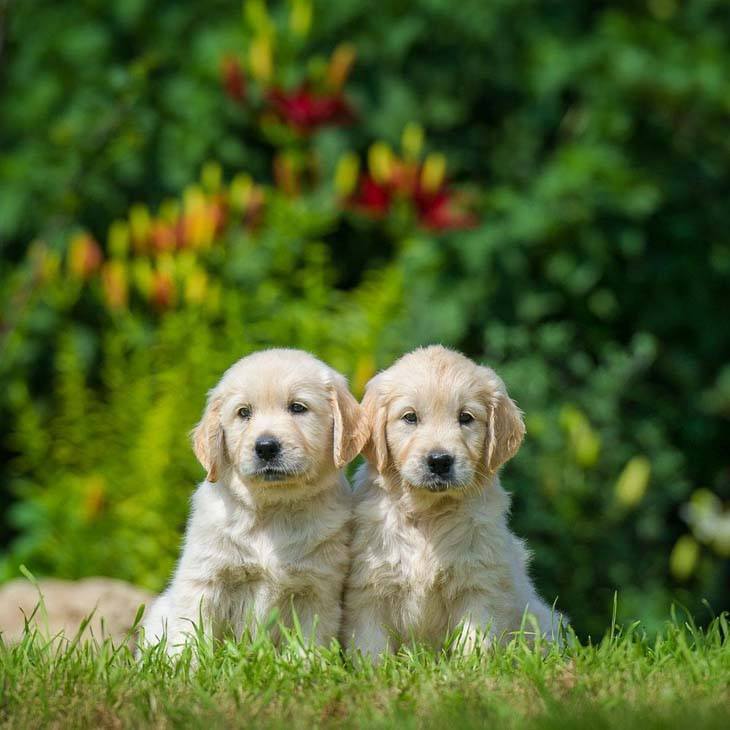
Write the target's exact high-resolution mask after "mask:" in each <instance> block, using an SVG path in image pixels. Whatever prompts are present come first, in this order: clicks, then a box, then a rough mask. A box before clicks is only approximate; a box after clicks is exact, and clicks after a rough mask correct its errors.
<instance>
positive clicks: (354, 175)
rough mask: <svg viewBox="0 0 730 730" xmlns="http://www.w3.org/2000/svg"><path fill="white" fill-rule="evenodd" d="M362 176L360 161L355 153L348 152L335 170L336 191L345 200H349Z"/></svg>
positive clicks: (341, 158)
mask: <svg viewBox="0 0 730 730" xmlns="http://www.w3.org/2000/svg"><path fill="white" fill-rule="evenodd" d="M359 175H360V160H359V158H358V156H357V155H356V154H355V153H354V152H346V153H345V154H344V155H342V157H340V159H339V160H337V167H336V168H335V191H336V192H337V194H338V195H340V196H341V197H343V198H347V197H348V196H349V195H352V193H353V192H354V191H355V187H356V186H357V179H358V176H359Z"/></svg>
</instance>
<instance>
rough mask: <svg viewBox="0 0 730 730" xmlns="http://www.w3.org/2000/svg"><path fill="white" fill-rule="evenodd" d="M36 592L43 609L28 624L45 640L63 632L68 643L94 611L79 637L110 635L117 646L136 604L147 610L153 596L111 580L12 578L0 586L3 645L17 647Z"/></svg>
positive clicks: (133, 616)
mask: <svg viewBox="0 0 730 730" xmlns="http://www.w3.org/2000/svg"><path fill="white" fill-rule="evenodd" d="M39 590H40V593H41V594H42V596H43V605H42V606H40V607H39V608H38V610H37V611H36V612H35V615H34V616H33V620H32V621H31V622H30V623H31V625H32V626H34V627H37V629H38V631H39V632H40V633H41V634H42V635H43V636H44V637H49V638H50V637H55V636H57V635H59V634H60V633H61V632H63V634H64V636H65V638H66V639H72V638H73V637H74V636H75V635H76V633H77V632H78V630H79V625H80V624H81V622H82V621H83V619H85V618H86V617H88V616H89V615H90V614H92V613H93V616H92V618H91V621H90V622H89V624H88V626H87V627H86V628H85V630H84V633H83V639H91V638H92V637H93V638H95V639H97V640H99V641H100V640H102V639H103V638H106V637H111V638H112V639H114V640H115V642H119V641H121V640H123V639H124V638H125V637H126V636H127V635H128V632H129V629H130V628H131V627H132V625H133V623H134V618H135V616H136V614H137V610H138V608H139V607H140V605H142V604H144V605H145V606H149V605H150V603H151V602H152V600H153V599H154V597H155V596H154V594H152V593H150V592H149V591H146V590H144V589H142V588H138V587H137V586H133V585H131V584H130V583H125V582H124V581H121V580H114V579H112V578H84V579H83V580H78V581H67V580H57V579H54V578H45V579H41V580H39V581H38V586H35V585H33V583H31V582H30V581H29V580H26V579H25V578H19V579H17V580H12V581H10V582H9V583H6V584H5V585H2V586H0V634H2V637H3V640H4V641H5V643H8V644H13V643H17V642H18V641H20V639H21V638H22V635H23V630H24V626H25V618H26V617H28V618H30V616H31V614H32V613H33V611H34V609H35V607H36V606H37V605H38V603H39V599H40V597H39V595H38V592H39ZM44 609H45V610H44ZM102 624H103V626H102Z"/></svg>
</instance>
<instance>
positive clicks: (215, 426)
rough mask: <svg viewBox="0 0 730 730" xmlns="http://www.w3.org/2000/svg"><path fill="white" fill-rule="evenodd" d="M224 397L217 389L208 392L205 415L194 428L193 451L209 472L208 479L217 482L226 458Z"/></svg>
mask: <svg viewBox="0 0 730 730" xmlns="http://www.w3.org/2000/svg"><path fill="white" fill-rule="evenodd" d="M222 404H223V398H222V397H221V396H220V395H219V394H218V393H217V392H216V391H215V390H211V391H210V393H209V394H208V403H207V404H206V406H205V411H204V412H203V417H202V418H201V419H200V422H199V423H198V425H197V426H196V427H195V428H194V429H193V432H192V434H191V435H192V440H193V451H194V452H195V456H196V457H197V458H198V461H199V462H200V463H201V464H202V465H203V468H204V469H205V470H206V471H207V472H208V474H207V476H206V479H207V480H208V481H209V482H217V481H218V477H219V476H220V471H221V469H222V467H223V462H224V459H225V451H226V443H225V436H224V434H223V424H222V423H221V406H222Z"/></svg>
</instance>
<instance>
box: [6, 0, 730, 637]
mask: <svg viewBox="0 0 730 730" xmlns="http://www.w3.org/2000/svg"><path fill="white" fill-rule="evenodd" d="M0 8H2V11H1V12H3V13H4V25H3V28H4V39H3V40H4V43H3V46H2V60H3V64H2V71H0V84H1V87H0V88H2V93H3V98H4V100H6V103H5V104H3V107H2V109H1V110H0V115H1V119H2V123H1V124H0V148H1V149H2V150H3V153H2V156H1V157H0V185H1V188H2V195H1V197H0V285H1V286H2V294H0V306H1V307H2V310H1V311H2V315H1V316H2V320H1V322H0V325H1V327H2V330H1V331H0V338H1V340H0V348H1V350H0V352H1V353H2V354H1V356H0V377H1V378H2V383H3V389H2V393H0V417H2V420H3V422H4V423H5V424H7V427H6V428H4V429H3V439H4V440H3V444H2V448H3V450H4V454H5V456H6V457H7V458H6V459H5V462H6V465H5V466H4V467H3V469H2V484H0V505H2V504H3V503H4V504H5V505H7V506H8V509H7V510H6V515H7V516H6V524H5V528H6V529H7V530H8V531H9V532H8V535H9V536H11V537H12V539H10V537H9V539H8V540H7V541H6V543H7V544H6V558H5V560H4V562H3V563H2V565H3V566H4V567H3V568H2V571H3V573H2V575H3V576H8V575H11V574H14V572H15V570H16V569H17V565H18V564H19V563H20V562H21V561H25V562H26V563H27V564H28V565H29V567H30V568H31V569H32V570H33V571H34V572H37V573H49V574H58V575H64V576H77V575H86V574H94V573H106V574H110V575H116V576H119V577H123V578H128V579H131V580H135V581H138V582H141V583H143V584H145V585H148V586H151V587H159V586H161V585H162V583H163V582H164V580H165V578H166V577H167V575H168V574H169V571H170V568H171V565H172V561H173V560H174V557H175V555H176V552H177V547H178V540H179V536H180V532H181V529H182V526H183V524H184V519H185V514H186V511H187V498H188V496H189V494H190V491H191V489H192V486H193V484H194V483H195V481H196V480H198V479H199V478H200V476H201V471H200V468H199V467H198V466H197V465H196V464H195V462H194V459H193V457H192V455H191V453H190V449H189V445H188V441H187V432H188V431H189V429H190V428H191V427H192V425H193V424H194V423H195V421H196V419H197V417H198V415H199V412H200V410H201V408H202V404H203V400H204V395H205V391H206V389H207V388H209V387H210V386H211V385H213V383H214V382H215V380H216V378H217V377H218V375H219V374H220V373H221V371H222V370H223V369H224V368H225V367H226V366H227V365H228V364H230V362H232V361H233V360H234V359H236V358H237V357H239V356H241V355H242V354H245V353H246V352H248V351H250V350H252V349H255V348H259V347H264V346H267V345H279V344H287V345H292V346H298V347H304V348H306V349H310V350H312V351H314V352H315V353H316V354H318V355H319V356H321V357H323V358H325V359H327V360H329V361H330V362H331V363H332V364H333V365H334V366H335V367H338V368H340V369H342V370H343V371H345V372H347V373H349V374H350V376H351V377H352V379H353V383H354V388H355V389H356V390H357V391H361V389H362V386H363V384H364V382H365V380H366V379H367V377H368V376H369V375H370V374H372V372H373V371H374V369H375V368H377V367H384V366H387V365H388V363H389V362H390V361H391V360H392V358H394V357H395V356H397V355H399V354H400V353H401V352H403V351H405V350H408V349H410V348H411V347H413V346H415V345H417V344H423V343H427V342H435V341H438V342H443V343H446V344H449V345H452V346H455V347H458V348H460V349H462V350H463V351H465V352H466V353H467V354H469V355H471V356H473V357H475V358H476V359H480V360H483V361H486V362H488V363H490V364H491V365H493V366H494V367H495V368H496V369H497V370H498V371H499V372H500V373H501V374H502V375H503V376H504V378H505V380H506V382H507V384H508V387H509V389H510V392H511V394H512V395H513V397H515V398H516V399H517V401H518V402H519V404H520V406H521V407H522V408H523V409H524V410H525V412H526V417H527V424H528V438H527V440H526V443H525V446H524V447H523V449H522V451H521V452H520V454H519V455H518V457H517V458H516V459H515V461H514V462H513V463H512V464H511V465H509V466H508V467H507V468H506V471H505V475H504V481H505V484H506V486H507V488H508V489H510V490H511V491H512V492H513V493H514V517H513V523H514V526H515V528H516V530H517V531H518V532H519V533H520V534H522V535H524V536H525V537H527V538H528V541H529V543H530V545H531V547H532V548H533V550H534V553H535V575H536V578H537V582H538V584H539V586H540V588H541V590H542V592H543V593H544V594H545V595H546V596H548V597H550V598H552V597H554V596H555V595H559V596H560V603H561V605H562V606H563V607H564V608H565V609H566V610H567V612H568V613H569V614H570V615H571V617H572V618H573V619H574V621H575V623H576V626H577V627H578V629H579V630H581V631H590V632H594V633H599V632H601V630H602V627H603V625H604V624H605V621H606V619H607V616H606V606H608V605H610V598H611V596H612V594H613V592H614V591H615V590H619V591H620V596H621V601H620V604H619V605H620V609H621V611H622V617H623V618H634V617H638V616H641V617H642V618H643V619H644V620H645V621H646V622H647V623H648V624H649V625H651V624H652V622H653V623H655V624H656V623H658V622H659V621H660V620H661V619H662V618H664V616H665V615H666V613H667V610H668V606H669V602H670V600H672V599H678V600H680V601H682V602H683V603H685V604H686V605H688V607H690V608H691V609H692V610H693V611H699V610H700V609H701V608H702V600H703V599H707V600H708V601H709V603H710V605H711V606H712V608H713V609H714V610H716V611H718V610H720V609H723V608H725V609H726V608H728V605H729V604H730V593H729V588H728V585H730V568H729V566H728V559H727V557H728V553H730V539H729V538H728V531H729V530H730V527H729V526H728V525H730V513H729V512H728V507H727V503H728V500H729V499H730V457H729V456H728V440H727V432H728V417H729V416H730V387H729V385H728V384H729V383H730V327H728V326H727V323H726V322H725V320H726V319H727V313H728V312H730V226H728V224H727V214H728V209H727V201H728V199H729V196H730V137H729V136H728V135H727V129H728V122H729V121H730V102H728V100H729V99H730V76H728V74H727V69H728V67H730V40H729V36H728V33H727V29H728V28H729V27H730V7H729V6H728V5H727V3H725V2H722V1H721V0H697V1H696V2H693V3H679V2H676V0H647V1H646V2H636V3H610V4H609V3H581V2H563V3H552V2H549V3H536V2H534V1H532V0H494V2H490V3H484V2H480V1H478V0H464V1H463V2H461V3H458V4H456V5H454V4H453V3H450V2H448V1H447V0H414V1H413V2H398V3H390V4H387V5H386V4H383V5H381V6H379V7H378V12H373V8H372V4H371V3H368V2H364V0H340V2H337V3H324V2H320V3H316V4H315V6H314V8H310V6H309V4H308V2H306V0H296V2H280V3H270V4H269V6H268V9H267V7H266V5H265V4H263V3H262V2H258V1H257V0H249V1H248V2H246V3H244V17H243V19H242V17H241V7H240V5H239V4H238V3H233V2H223V1H222V0H214V1H213V2H210V3H206V4H204V5H201V4H195V3H190V2H186V3H181V2H171V1H161V2H155V3H152V2H148V1H146V0H124V2H122V1H121V0H115V1H114V2H107V3H101V2H98V1H97V0H84V1H82V2H77V3H74V4H73V5H70V6H63V7H62V6H60V5H59V4H58V3H50V2H47V1H42V0H36V1H35V2H26V3H17V4H10V3H5V4H2V5H0ZM310 10H311V14H310ZM338 49H339V50H338ZM348 49H354V50H355V52H356V62H355V65H354V67H353V68H352V70H351V72H350V73H349V76H348V71H349V66H348V53H349V51H348ZM282 90H283V93H285V94H289V96H288V97H286V98H285V99H284V101H282V100H281V99H280V98H279V97H277V96H275V93H279V92H282ZM302 90H303V93H304V92H306V93H305V97H306V98H303V99H301V98H299V97H296V92H297V91H302ZM342 105H344V107H342ZM294 107H296V108H294ZM345 107H346V109H347V110H348V114H344V113H342V114H340V112H343V108H345ZM338 110H339V111H338ZM302 115H304V116H302ZM318 115H319V116H318ZM346 116H349V117H350V119H349V121H348V119H346V118H345V117H346ZM303 119H304V120H305V121H304V122H303V121H302V120H303ZM421 130H425V141H424V140H423V139H422V134H421ZM392 150H396V151H395V152H393V151H392ZM444 158H445V160H446V161H447V167H446V173H445V177H444V172H443V169H442V167H441V165H442V161H443V159H444ZM211 160H213V161H214V163H212V164H211V163H210V162H209V161H211ZM197 180H200V183H199V184H196V183H195V181H197ZM429 181H431V182H430V183H429ZM369 183H373V185H374V187H373V186H372V185H371V187H369V188H368V187H367V185H368V184H369ZM429 184H431V188H430V192H429V190H428V189H426V188H428V185H429ZM455 187H456V188H458V191H459V192H458V193H457V192H454V188H455ZM424 190H426V192H425V193H424ZM429 196H430V197H429ZM383 201H385V202H383ZM424 201H425V202H424ZM140 202H141V203H142V204H143V206H140V205H139V204H140ZM463 205H467V206H468V207H469V208H470V214H469V216H465V215H463V214H460V212H459V211H458V210H457V208H460V206H463ZM144 206H146V207H144ZM196 221H198V222H196ZM467 221H468V225H460V224H459V222H461V223H466V222H467ZM206 231H207V233H206ZM723 322H725V323H724V324H723ZM693 495H694V497H693ZM723 505H724V506H723Z"/></svg>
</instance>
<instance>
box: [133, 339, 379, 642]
mask: <svg viewBox="0 0 730 730" xmlns="http://www.w3.org/2000/svg"><path fill="white" fill-rule="evenodd" d="M366 438H367V424H366V419H365V417H364V413H363V411H362V409H361V407H360V405H359V404H358V402H357V401H356V400H355V398H353V396H352V395H351V394H350V392H349V390H348V388H347V383H346V381H345V379H344V377H343V376H342V375H340V374H339V373H337V372H335V371H334V370H333V369H332V368H330V367H328V366H327V365H325V364H324V363H322V362H320V361H319V360H317V359H315V358H314V357H313V356H312V355H309V354H307V353H306V352H301V351H298V350H285V349H274V350H265V351H262V352H257V353H255V354H253V355H249V356H248V357H244V358H243V359H242V360H239V361H238V362H237V363H236V364H235V365H233V366H232V367H231V368H229V369H228V370H227V371H226V373H225V374H224V375H223V377H222V379H221V381H220V382H219V383H218V385H216V386H215V388H213V390H211V391H210V393H209V395H208V403H207V406H206V409H205V413H204V414H203V417H202V419H201V421H200V423H199V424H198V425H197V427H196V428H195V430H194V432H193V445H194V450H195V454H196V456H197V457H198V459H199V460H200V462H201V463H202V465H203V466H204V467H205V469H206V470H207V472H208V474H207V478H206V480H205V481H204V482H203V483H202V484H201V485H200V486H199V487H198V489H197V491H196V492H195V494H194V496H193V499H192V509H191V514H190V519H189V521H188V526H187V531H186V534H185V543H184V547H183V551H182V556H181V558H180V561H179V563H178V565H177V568H176V570H175V573H174V575H173V578H172V581H171V583H170V585H169V587H168V588H167V590H165V592H164V593H163V594H162V595H161V596H160V597H159V598H158V599H157V601H156V602H155V603H154V605H153V606H152V607H151V609H150V611H149V615H148V616H147V617H146V619H145V621H144V637H145V639H144V642H143V643H155V642H157V641H159V640H161V639H162V637H163V636H166V641H167V648H168V651H169V652H170V653H174V652H176V651H177V650H179V648H180V647H181V645H182V644H183V643H184V641H185V639H186V636H187V635H189V634H191V633H192V632H193V624H202V626H201V627H202V629H203V631H204V633H205V634H206V635H210V636H214V637H217V636H220V635H221V634H223V633H230V634H232V635H233V636H235V637H240V636H241V634H243V633H244V632H251V633H252V634H255V632H256V630H257V627H260V626H261V624H262V622H266V621H267V619H268V618H269V617H270V616H271V615H272V613H273V612H275V611H276V612H277V613H278V617H279V621H283V622H284V623H289V624H291V621H292V611H294V612H296V615H297V617H298V619H299V622H300V624H301V627H302V630H303V632H304V634H305V636H306V637H307V638H308V639H309V640H313V641H315V642H316V643H320V644H322V643H325V644H326V643H328V642H329V641H330V640H331V639H333V638H336V636H337V634H338V631H339V628H340V618H341V600H342V590H343V581H344V577H345V573H346V571H347V567H348V548H347V543H348V524H349V521H350V518H351V492H350V488H349V486H348V484H347V482H346V480H345V477H344V475H343V474H342V472H341V471H340V470H341V468H342V467H343V466H344V465H345V464H347V462H349V461H351V460H352V459H353V458H354V457H355V456H356V455H357V454H358V453H359V452H360V449H361V448H362V446H363V444H364V442H365V440H366ZM274 632H275V633H276V631H275V630H274Z"/></svg>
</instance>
